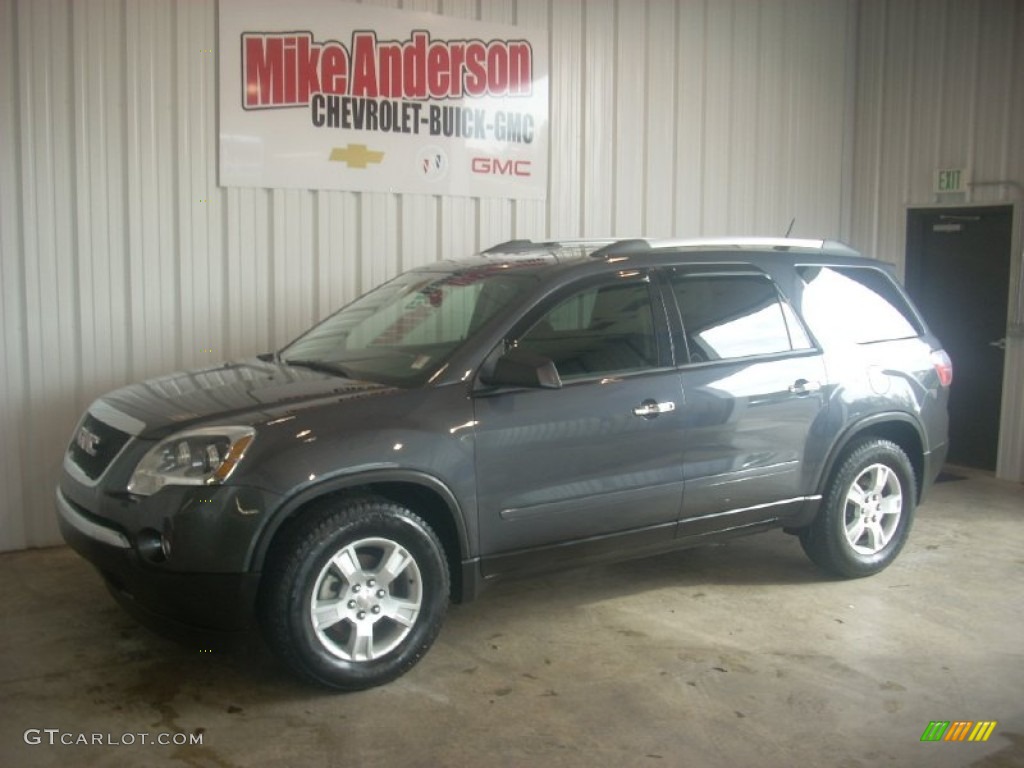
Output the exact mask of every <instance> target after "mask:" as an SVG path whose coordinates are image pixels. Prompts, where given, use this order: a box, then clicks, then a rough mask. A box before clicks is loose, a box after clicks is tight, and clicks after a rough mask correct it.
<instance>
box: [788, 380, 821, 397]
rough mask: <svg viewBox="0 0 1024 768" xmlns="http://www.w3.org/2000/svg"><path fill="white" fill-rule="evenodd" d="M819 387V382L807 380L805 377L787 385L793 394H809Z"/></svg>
mask: <svg viewBox="0 0 1024 768" xmlns="http://www.w3.org/2000/svg"><path fill="white" fill-rule="evenodd" d="M820 389H821V384H820V383H818V382H817V381H808V380H807V379H797V380H796V381H794V382H793V383H792V384H790V385H789V391H790V392H791V393H792V394H794V395H809V394H811V393H812V392H817V391H818V390H820Z"/></svg>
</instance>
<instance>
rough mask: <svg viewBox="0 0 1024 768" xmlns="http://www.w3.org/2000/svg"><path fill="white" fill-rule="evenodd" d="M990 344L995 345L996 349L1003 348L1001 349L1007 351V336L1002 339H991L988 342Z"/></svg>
mask: <svg viewBox="0 0 1024 768" xmlns="http://www.w3.org/2000/svg"><path fill="white" fill-rule="evenodd" d="M988 345H989V346H990V347H995V348H996V349H1001V350H1003V351H1004V352H1005V351H1006V337H1005V336H1003V338H1001V339H996V340H995V341H990V342H989V343H988Z"/></svg>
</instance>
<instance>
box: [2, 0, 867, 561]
mask: <svg viewBox="0 0 1024 768" xmlns="http://www.w3.org/2000/svg"><path fill="white" fill-rule="evenodd" d="M384 4H387V5H391V6H394V7H403V8H407V9H414V10H425V11H432V12H438V13H444V14H449V15H453V16H462V17H467V18H479V19H486V20H493V21H502V22H507V23H513V24H519V25H523V26H530V27H539V28H545V29H548V30H550V35H551V37H550V45H551V48H550V50H551V67H552V71H551V126H552V135H551V142H550V147H551V150H550V151H551V158H550V168H551V175H550V180H549V196H548V200H547V202H546V203H543V202H540V203H538V202H530V201H527V202H510V201H507V200H483V199H469V198H448V197H432V196H424V195H387V194H353V193H346V192H304V191H285V190H243V189H220V188H218V187H217V179H216V167H217V164H216V153H217V135H216V125H217V122H216V118H217V102H216V99H217V94H216V88H215V83H216V77H215V74H216V71H215V70H216V35H215V26H216V6H215V4H214V3H213V2H205V3H204V2H198V1H196V0H180V1H175V0H162V1H161V0H145V1H144V2H143V1H138V2H136V1H135V0H89V2H74V1H73V0H0V256H2V273H0V274H2V293H0V295H2V302H3V304H2V317H3V333H2V347H0V365H2V366H3V373H2V374H0V382H2V388H3V391H2V393H0V452H2V463H0V467H2V468H0V549H12V548H19V547H24V546H37V545H44V544H51V543H56V542H57V541H59V537H58V536H57V533H56V526H55V522H54V517H53V512H52V498H53V497H52V494H53V486H54V483H55V479H56V476H57V470H58V467H59V464H60V461H61V456H62V452H63V448H64V445H65V442H66V440H67V439H68V437H69V435H70V432H71V429H72V427H73V426H74V423H75V420H76V418H77V417H78V415H79V413H80V412H81V411H82V410H83V408H85V407H86V405H87V404H88V403H89V402H90V401H91V400H92V398H94V397H95V396H96V395H98V394H101V393H102V392H104V391H105V390H108V389H111V388H113V387H116V386H118V385H120V384H123V383H126V382H129V381H132V380H137V379H140V378H143V377H146V376H150V375H153V374H157V373H161V372H166V371H169V370H173V369H177V368H182V367H189V366H195V365H199V364H202V363H205V362H208V361H215V360H221V359H224V358H229V357H237V356H243V355H250V354H253V353H257V352H260V351H264V350H267V349H270V348H272V347H276V346H278V345H281V344H282V343H283V342H285V341H287V340H288V339H290V338H291V337H293V336H294V335H296V334H297V333H298V332H299V331H301V330H302V329H303V328H305V327H306V326H308V325H309V324H311V323H312V322H313V321H314V320H316V319H318V318H320V317H322V316H324V315H325V314H326V313H328V312H329V311H330V310H332V309H333V308H335V307H338V306H339V305H341V304H342V303H344V302H346V301H348V300H349V299H351V298H353V297H354V296H356V295H357V294H358V293H360V292H361V291H363V290H365V289H367V288H370V287H371V286H373V285H375V284H377V283H379V282H381V281H383V280H384V279H385V278H387V277H390V276H391V275H393V274H395V273H396V272H397V271H398V270H400V269H403V268H406V267H409V266H411V265H414V264H419V263H423V262H429V261H432V260H435V259H437V258H439V257H442V256H448V255H460V254H465V253H468V252H470V251H472V250H474V249H477V248H479V247H482V246H487V245H489V244H491V243H494V242H496V241H500V240H502V239H506V238H509V237H513V236H515V237H543V236H547V235H549V234H550V235H560V236H579V235H592V236H599V235H607V234H623V235H629V234H636V233H647V234H651V235H679V236H690V235H700V234H709V235H711V234H723V233H732V234H751V233H760V234H765V233H767V234H772V235H781V234H782V233H783V232H785V230H786V228H787V227H788V226H789V222H790V220H791V219H792V218H794V217H795V219H796V225H795V227H794V230H793V233H794V234H795V235H804V236H810V235H823V236H828V237H847V236H848V234H849V231H850V221H849V210H850V206H849V196H850V194H851V192H852V186H851V180H850V179H851V176H850V169H851V167H852V158H853V147H852V136H853V134H852V124H853V111H852V107H853V103H854V90H853V88H854V68H853V64H854V52H855V51H854V49H855V39H856V14H855V12H854V11H855V9H856V5H855V3H854V2H853V0H789V1H788V2H763V3H751V2H747V1H746V0H735V2H728V1H727V0H709V1H707V2H703V1H699V0H698V1H694V2H690V1H684V0H679V1H678V2H672V1H671V0H664V1H659V0H648V1H647V2H637V1H636V0H590V1H588V2H581V1H580V0H482V1H481V2H478V1H477V0H443V1H442V2H436V0H424V1H421V2H414V1H412V0H406V1H405V2H393V3H384Z"/></svg>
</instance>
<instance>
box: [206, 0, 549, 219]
mask: <svg viewBox="0 0 1024 768" xmlns="http://www.w3.org/2000/svg"><path fill="white" fill-rule="evenodd" d="M219 8H220V183H221V185H223V186H228V187H232V186H234V187H287V188H300V189H346V190H357V191H358V190H366V191H373V192H417V193H426V194H437V195H467V196H473V197H504V198H533V199H542V198H544V197H545V194H546V190H547V146H548V135H547V132H548V51H547V37H546V33H544V32H543V31H541V32H535V31H532V30H524V29H522V28H520V27H512V26H506V25H500V24H490V23H484V22H478V21H467V20H463V19H455V18H451V17H446V16H436V15H432V14H426V13H409V12H405V11H394V10H387V9H382V8H374V7H370V6H366V5H352V4H349V3H341V2H333V1H331V0H298V1H297V2H281V1H280V0H272V1H271V0H220V3H219Z"/></svg>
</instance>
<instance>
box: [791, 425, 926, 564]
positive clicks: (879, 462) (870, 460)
mask: <svg viewBox="0 0 1024 768" xmlns="http://www.w3.org/2000/svg"><path fill="white" fill-rule="evenodd" d="M916 487H917V486H916V484H915V480H914V468H913V465H911V463H910V459H908V458H907V454H906V453H904V451H903V449H902V448H900V447H899V446H898V445H896V443H893V442H892V441H890V440H880V439H877V438H868V439H864V440H861V441H859V442H857V443H854V444H853V445H851V446H850V447H849V449H847V452H846V455H845V457H844V458H843V459H842V461H841V463H840V465H839V469H838V470H837V471H836V472H835V474H834V476H833V478H832V481H831V483H830V484H829V487H828V490H827V493H826V495H825V498H824V501H823V502H822V506H821V509H820V510H819V511H818V515H817V517H815V519H814V522H812V523H811V525H809V526H808V527H807V528H804V529H803V530H801V531H800V544H801V545H802V546H803V549H804V552H806V553H807V555H808V557H810V558H811V560H812V561H813V562H814V563H815V564H816V565H817V566H818V567H820V568H821V569H822V570H824V571H827V572H828V573H830V574H833V575H835V576H841V577H843V578H847V579H855V578H860V577H863V576H871V575H872V574H875V573H878V572H879V571H881V570H883V569H885V568H886V567H888V566H889V564H890V563H892V561H893V560H895V559H896V556H897V555H898V554H899V553H900V550H901V549H903V545H904V544H905V543H906V540H907V536H908V534H909V533H910V527H911V524H912V522H913V518H914V509H915V506H916V502H917V499H916Z"/></svg>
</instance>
